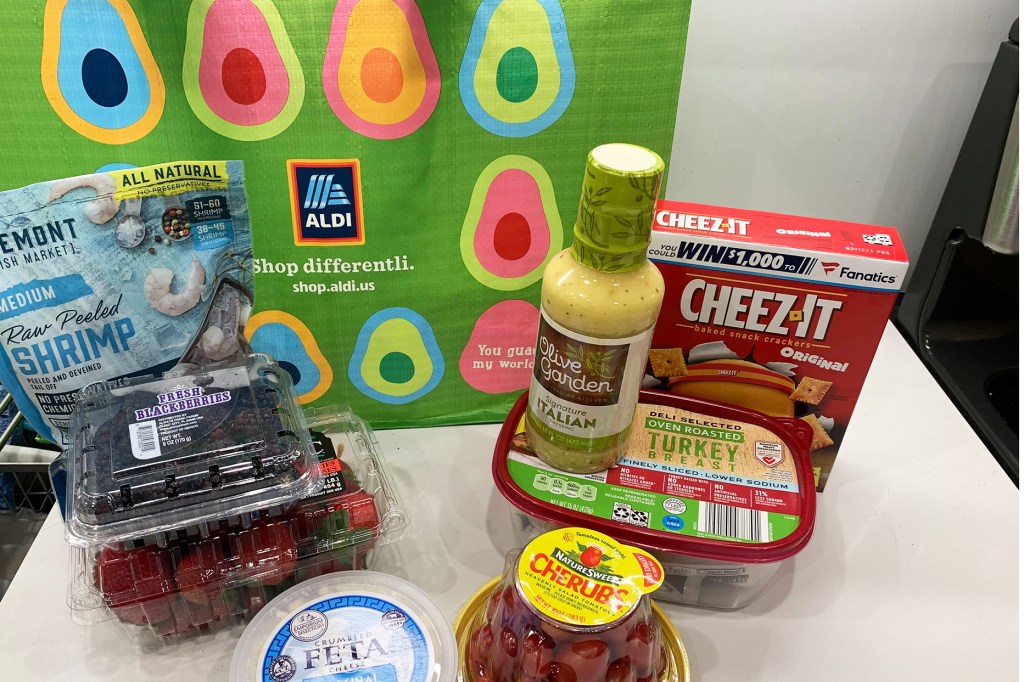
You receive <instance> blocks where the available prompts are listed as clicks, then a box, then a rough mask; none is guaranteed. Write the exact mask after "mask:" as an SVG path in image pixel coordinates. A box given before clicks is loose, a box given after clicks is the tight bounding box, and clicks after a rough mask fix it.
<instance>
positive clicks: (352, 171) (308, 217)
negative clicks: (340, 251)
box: [288, 159, 366, 246]
mask: <svg viewBox="0 0 1024 682" xmlns="http://www.w3.org/2000/svg"><path fill="white" fill-rule="evenodd" d="M288 186H289V189H290V196H291V203H292V225H293V228H294V234H295V244H296V245H298V246H325V245H331V244H337V245H341V246H343V245H360V244H364V243H366V235H365V234H364V233H363V202H362V189H361V186H360V180H359V160H358V159H340V160H319V161H314V160H301V159H292V160H290V161H288Z"/></svg>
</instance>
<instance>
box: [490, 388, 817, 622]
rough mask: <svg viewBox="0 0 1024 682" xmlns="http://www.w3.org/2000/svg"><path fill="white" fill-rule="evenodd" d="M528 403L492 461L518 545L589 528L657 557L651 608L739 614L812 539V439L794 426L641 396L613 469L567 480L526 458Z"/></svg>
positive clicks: (806, 427)
mask: <svg viewBox="0 0 1024 682" xmlns="http://www.w3.org/2000/svg"><path fill="white" fill-rule="evenodd" d="M526 400H527V396H526V395H525V394H524V395H523V396H522V397H521V398H520V399H519V400H518V401H517V402H516V404H515V406H514V407H513V408H512V411H511V412H510V413H509V416H508V419H507V420H506V421H505V425H504V426H503V428H502V430H501V434H500V436H499V438H498V443H497V445H496V447H495V450H494V459H493V463H492V473H493V475H494V482H495V484H496V485H497V487H498V490H500V491H501V493H502V495H504V496H505V498H506V499H507V500H508V501H509V502H510V503H511V505H512V522H513V527H514V531H515V533H516V540H517V542H518V543H520V544H522V545H525V544H526V543H527V542H529V541H530V540H531V539H533V538H534V537H537V536H538V535H540V534H542V533H545V532H547V531H550V530H552V529H554V528H561V527H567V526H583V527H586V528H591V529H594V530H598V531H601V532H603V533H606V534H607V535H609V536H611V537H613V538H615V539H616V540H619V541H621V542H625V543H628V544H630V545H634V546H637V547H641V548H643V549H646V550H648V551H650V552H651V553H652V554H653V555H654V556H655V557H657V559H658V560H659V561H660V562H661V564H662V566H663V567H664V568H665V574H666V575H665V581H664V583H663V585H662V587H661V588H660V589H659V590H658V591H657V592H656V593H655V595H654V597H655V598H656V599H658V600H664V601H671V602H676V603H680V604H692V605H696V606H706V607H714V608H721V609H737V608H742V607H744V606H746V605H747V604H749V603H751V602H752V601H754V599H755V598H756V597H757V596H758V595H759V594H760V593H761V592H762V590H763V589H764V588H765V586H766V585H767V584H768V581H769V580H770V579H771V577H772V576H773V575H774V574H775V572H776V571H777V570H778V568H779V566H780V565H781V564H782V562H783V561H786V560H787V559H789V558H791V557H792V556H794V555H795V554H796V553H797V552H799V551H800V550H801V549H803V547H804V546H805V545H806V544H807V542H808V541H809V540H810V538H811V531H812V530H813V528H814V515H815V492H814V475H813V472H812V469H811V464H810V458H809V449H810V443H811V437H812V433H813V432H812V429H811V426H810V424H809V423H808V422H806V421H805V420H803V419H789V418H777V417H769V416H766V415H764V414H762V413H760V412H756V411H754V410H749V409H743V408H738V407H733V406H729V405H724V404H720V403H714V402H710V401H705V400H699V399H695V398H687V397H682V396H672V395H667V394H664V393H659V392H653V391H646V390H644V391H641V392H640V403H639V405H638V406H637V410H636V415H635V417H634V421H633V426H632V430H631V432H630V436H629V439H628V442H627V446H626V451H625V453H624V456H623V457H621V458H620V460H619V463H618V464H617V465H616V466H614V467H612V468H611V469H608V470H607V471H603V472H599V473H596V474H580V475H577V474H570V473H567V472H564V471H560V470H557V469H553V468H551V467H549V466H547V465H546V464H544V463H543V462H541V461H540V459H539V458H538V457H537V456H536V455H535V454H534V453H533V451H532V450H531V449H530V447H529V444H528V443H527V440H526V435H525V433H524V427H523V415H524V411H525V407H526ZM811 418H813V417H811Z"/></svg>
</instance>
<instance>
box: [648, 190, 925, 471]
mask: <svg viewBox="0 0 1024 682" xmlns="http://www.w3.org/2000/svg"><path fill="white" fill-rule="evenodd" d="M648 255H649V256H650V258H651V260H652V261H654V263H655V264H656V265H657V266H658V269H659V270H661V274H662V275H663V276H664V278H665V300H664V303H663V304H662V307H661V314H660V316H659V318H658V323H657V325H656V326H655V329H654V340H653V342H652V344H651V351H650V356H649V362H648V367H647V373H648V376H647V378H646V379H645V385H646V386H648V387H652V388H660V389H662V390H665V391H669V392H671V393H677V394H680V395H687V396H691V397H697V398H704V399H708V400H715V401H718V402H725V403H730V404H733V405H738V406H740V407H745V408H749V409H753V410H758V411H760V412H764V413H767V414H770V415H774V416H782V417H798V418H801V419H804V420H805V421H807V423H808V424H810V426H811V428H812V429H813V431H814V439H813V442H812V445H811V449H812V452H811V459H812V462H813V464H814V470H815V475H816V477H817V478H818V490H819V491H820V490H822V489H823V488H824V486H825V483H826V482H827V481H828V476H829V472H830V471H831V469H832V464H833V462H834V461H835V458H836V454H837V452H838V451H839V447H840V445H841V444H842V440H843V434H844V433H845V432H846V429H847V427H848V426H849V423H850V417H851V415H852V414H853V408H854V406H855V405H856V403H857V396H858V395H859V394H860V389H861V386H862V385H863V383H864V377H865V376H866V375H867V372H868V367H869V366H870V365H871V359H872V358H873V357H874V354H875V349H876V348H877V347H878V340H879V339H880V338H881V336H882V330H883V329H884V327H885V323H886V320H887V319H888V318H889V313H890V312H891V311H892V306H893V303H894V301H895V299H896V294H897V293H898V292H899V289H900V286H901V284H902V283H903V277H904V274H905V273H906V270H907V254H906V252H905V251H904V249H903V245H902V243H901V242H900V238H899V234H897V232H896V230H895V229H894V228H891V227H877V226H874V225H858V224H856V223H847V222H840V221H837V220H817V219H813V218H798V217H795V216H787V215H779V214H775V213H764V212H760V211H743V210H738V209H731V208H721V207H718V206H705V205H701V204H689V203H680V202H674V201H662V202H660V203H659V204H658V208H657V211H656V212H655V219H654V232H653V235H652V239H651V246H650V250H649V252H648Z"/></svg>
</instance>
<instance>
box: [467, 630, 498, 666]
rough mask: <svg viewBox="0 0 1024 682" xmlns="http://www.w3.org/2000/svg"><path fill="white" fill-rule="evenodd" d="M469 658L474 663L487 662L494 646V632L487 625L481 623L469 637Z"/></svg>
mask: <svg viewBox="0 0 1024 682" xmlns="http://www.w3.org/2000/svg"><path fill="white" fill-rule="evenodd" d="M469 648H470V650H471V652H472V653H471V654H470V659H471V660H472V661H473V662H474V663H480V664H483V663H487V659H489V658H490V657H491V649H493V648H494V633H493V632H491V629H490V628H489V627H487V625H481V626H480V627H479V628H477V630H476V632H474V633H473V634H472V636H471V637H470V638H469Z"/></svg>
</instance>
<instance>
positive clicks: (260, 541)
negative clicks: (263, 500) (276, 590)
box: [235, 519, 299, 585]
mask: <svg viewBox="0 0 1024 682" xmlns="http://www.w3.org/2000/svg"><path fill="white" fill-rule="evenodd" d="M235 540H236V542H237V545H238V547H237V554H238V557H239V558H240V559H241V563H242V569H243V570H244V571H245V572H246V573H247V574H249V575H251V576H252V577H253V578H255V579H256V580H259V581H260V582H261V583H262V584H264V585H279V584H280V583H281V582H282V581H283V580H284V579H285V578H288V577H290V576H291V575H292V573H293V572H294V571H295V567H296V563H297V561H298V558H299V551H298V548H297V547H296V546H295V538H294V537H293V535H292V529H291V524H290V523H289V522H288V521H287V520H272V519H264V520H261V521H258V522H257V523H255V524H254V525H253V526H252V527H251V528H249V529H248V530H246V531H242V532H241V533H239V534H238V535H237V536H236V538H235Z"/></svg>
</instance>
